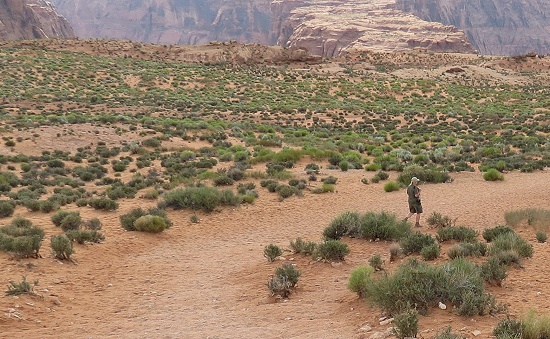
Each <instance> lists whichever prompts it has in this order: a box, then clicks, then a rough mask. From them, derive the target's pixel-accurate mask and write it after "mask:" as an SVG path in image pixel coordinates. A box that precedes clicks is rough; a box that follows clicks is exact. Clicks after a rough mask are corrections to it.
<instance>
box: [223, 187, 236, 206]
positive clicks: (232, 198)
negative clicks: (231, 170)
mask: <svg viewBox="0 0 550 339" xmlns="http://www.w3.org/2000/svg"><path fill="white" fill-rule="evenodd" d="M219 195H220V204H221V205H224V206H238V205H239V204H240V203H241V198H240V197H239V196H237V195H235V193H234V192H233V191H232V190H230V189H226V190H223V191H220V192H219Z"/></svg>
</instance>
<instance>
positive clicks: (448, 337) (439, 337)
mask: <svg viewBox="0 0 550 339" xmlns="http://www.w3.org/2000/svg"><path fill="white" fill-rule="evenodd" d="M465 338H466V337H463V336H461V335H460V334H456V333H453V332H452V328H451V326H447V327H445V329H443V330H441V331H438V332H437V333H436V335H435V337H434V339H465Z"/></svg>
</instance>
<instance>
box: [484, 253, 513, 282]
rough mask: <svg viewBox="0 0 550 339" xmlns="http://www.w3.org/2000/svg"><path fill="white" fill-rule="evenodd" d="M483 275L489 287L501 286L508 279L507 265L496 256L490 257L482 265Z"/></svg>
mask: <svg viewBox="0 0 550 339" xmlns="http://www.w3.org/2000/svg"><path fill="white" fill-rule="evenodd" d="M481 274H482V276H483V279H484V280H485V281H486V282H487V283H489V285H495V286H501V284H502V281H503V280H504V279H506V276H507V273H506V265H505V264H503V263H502V262H501V261H500V259H499V258H498V257H496V256H491V257H489V258H488V259H487V260H486V261H485V262H483V263H482V264H481Z"/></svg>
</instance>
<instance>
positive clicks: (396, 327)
mask: <svg viewBox="0 0 550 339" xmlns="http://www.w3.org/2000/svg"><path fill="white" fill-rule="evenodd" d="M392 333H393V335H395V336H396V337H397V338H398V339H405V338H416V335H417V334H418V311H417V310H416V309H414V308H408V309H407V310H405V311H403V312H401V313H399V314H396V315H395V316H394V319H393V330H392Z"/></svg>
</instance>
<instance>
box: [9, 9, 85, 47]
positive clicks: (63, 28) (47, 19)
mask: <svg viewBox="0 0 550 339" xmlns="http://www.w3.org/2000/svg"><path fill="white" fill-rule="evenodd" d="M74 37H75V34H74V31H73V29H72V28H71V25H70V24H69V22H68V21H67V20H65V18H64V17H62V16H60V15H59V14H58V13H57V12H56V11H55V8H54V7H53V6H52V4H51V3H49V2H47V1H44V0H0V40H18V39H43V38H74Z"/></svg>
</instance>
